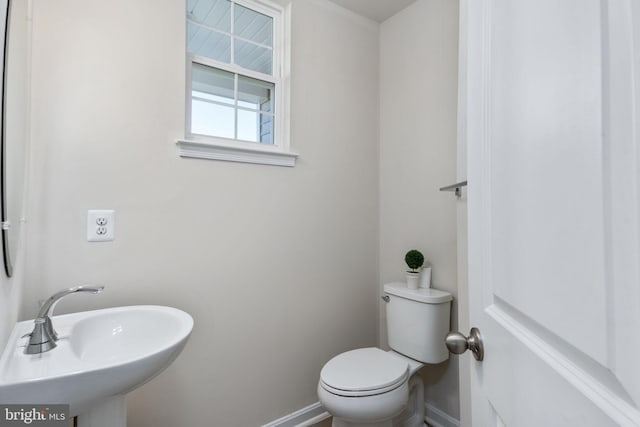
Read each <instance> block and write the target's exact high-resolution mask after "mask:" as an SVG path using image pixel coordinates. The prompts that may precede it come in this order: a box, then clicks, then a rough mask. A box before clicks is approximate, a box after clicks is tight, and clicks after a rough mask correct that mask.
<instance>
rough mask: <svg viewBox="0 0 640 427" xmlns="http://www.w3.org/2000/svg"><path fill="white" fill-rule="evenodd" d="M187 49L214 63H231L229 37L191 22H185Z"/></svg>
mask: <svg viewBox="0 0 640 427" xmlns="http://www.w3.org/2000/svg"><path fill="white" fill-rule="evenodd" d="M187 49H188V50H189V52H191V53H193V54H196V55H200V56H206V57H207V58H211V59H215V60H216V61H221V62H226V63H230V62H231V37H230V36H228V35H226V34H222V33H219V32H217V31H213V30H210V29H207V28H206V27H203V26H201V25H198V24H195V23H193V22H192V21H188V22H187Z"/></svg>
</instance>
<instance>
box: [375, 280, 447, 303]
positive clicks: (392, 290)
mask: <svg viewBox="0 0 640 427" xmlns="http://www.w3.org/2000/svg"><path fill="white" fill-rule="evenodd" d="M384 291H385V292H386V293H388V294H391V295H395V296H398V297H402V298H407V299H410V300H413V301H418V302H422V303H426V304H440V303H443V302H449V301H451V300H452V299H453V296H452V295H451V294H450V293H449V292H445V291H441V290H439V289H433V288H418V289H409V288H408V287H407V284H406V283H404V282H395V283H388V284H386V285H384Z"/></svg>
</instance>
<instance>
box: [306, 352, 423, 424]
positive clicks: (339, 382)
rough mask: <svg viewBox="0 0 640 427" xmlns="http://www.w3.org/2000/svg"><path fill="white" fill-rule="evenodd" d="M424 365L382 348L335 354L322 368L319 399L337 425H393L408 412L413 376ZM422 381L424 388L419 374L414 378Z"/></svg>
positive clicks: (420, 384) (420, 382)
mask: <svg viewBox="0 0 640 427" xmlns="http://www.w3.org/2000/svg"><path fill="white" fill-rule="evenodd" d="M421 366H422V364H421V363H419V362H417V361H415V360H411V359H408V358H405V357H404V356H402V355H400V354H397V353H394V352H385V351H383V350H381V349H379V348H374V347H369V348H360V349H356V350H351V351H348V352H346V353H342V354H340V355H338V356H336V357H334V358H333V359H331V360H330V361H329V362H328V363H327V364H326V365H325V366H324V367H323V368H322V372H321V373H320V381H319V382H318V398H319V399H320V402H321V403H322V405H323V406H324V407H325V409H326V410H327V411H328V412H329V413H330V414H332V415H333V417H334V424H333V425H334V426H335V427H337V426H340V427H343V426H344V427H346V426H363V425H366V426H376V427H378V426H379V427H383V426H391V425H392V423H391V422H392V420H393V419H394V418H396V417H398V416H400V415H402V414H403V412H404V411H405V408H406V406H407V402H408V400H409V395H410V391H411V390H410V389H411V387H410V379H411V378H413V377H414V374H415V373H416V372H417V371H418V369H420V367H421ZM418 380H419V386H420V387H421V386H422V381H421V380H420V377H419V376H415V378H413V383H414V384H416V383H417V381H418ZM414 388H415V386H414ZM420 395H421V396H422V392H421V390H420ZM418 409H419V408H418ZM423 414H424V412H423ZM418 417H419V418H423V417H424V415H422V417H420V415H418ZM405 418H406V414H405ZM336 420H339V421H340V422H338V423H336V422H335V421H336ZM417 425H418V426H421V425H422V424H417ZM407 427H409V426H408V425H407ZM410 427H413V425H411V426H410Z"/></svg>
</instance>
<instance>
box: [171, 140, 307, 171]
mask: <svg viewBox="0 0 640 427" xmlns="http://www.w3.org/2000/svg"><path fill="white" fill-rule="evenodd" d="M176 144H177V145H178V150H179V153H180V156H181V157H191V158H196V159H209V160H223V161H227V162H240V163H254V164H259V165H272V166H287V167H294V166H295V165H296V159H297V158H298V154H297V153H294V152H291V151H280V150H278V149H277V148H276V147H273V146H261V145H259V144H255V147H253V146H252V145H254V144H251V143H247V146H237V145H235V144H225V143H218V142H209V141H208V142H200V141H192V140H190V141H187V140H183V139H181V140H178V142H176Z"/></svg>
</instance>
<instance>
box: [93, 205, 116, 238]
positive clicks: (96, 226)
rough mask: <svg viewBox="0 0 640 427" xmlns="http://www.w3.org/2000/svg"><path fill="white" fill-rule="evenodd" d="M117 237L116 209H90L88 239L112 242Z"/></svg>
mask: <svg viewBox="0 0 640 427" xmlns="http://www.w3.org/2000/svg"><path fill="white" fill-rule="evenodd" d="M114 238H115V211H114V210H113V209H90V210H89V211H88V212H87V241H89V242H110V241H112V240H113V239H114Z"/></svg>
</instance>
